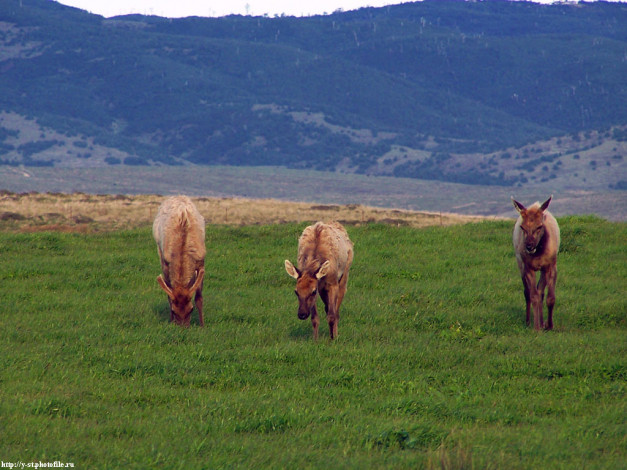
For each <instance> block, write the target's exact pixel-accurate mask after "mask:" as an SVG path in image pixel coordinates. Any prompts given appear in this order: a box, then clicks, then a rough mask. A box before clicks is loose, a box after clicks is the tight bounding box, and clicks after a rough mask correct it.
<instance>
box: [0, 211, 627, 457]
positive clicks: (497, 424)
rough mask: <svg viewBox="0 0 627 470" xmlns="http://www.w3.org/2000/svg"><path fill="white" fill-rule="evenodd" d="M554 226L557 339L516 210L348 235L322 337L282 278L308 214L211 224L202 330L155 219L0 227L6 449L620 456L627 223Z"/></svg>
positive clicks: (109, 453) (34, 452) (8, 452)
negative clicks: (535, 308) (138, 224)
mask: <svg viewBox="0 0 627 470" xmlns="http://www.w3.org/2000/svg"><path fill="white" fill-rule="evenodd" d="M559 221H560V224H561V227H562V237H563V245H562V248H563V249H562V253H561V255H560V258H559V261H558V270H559V274H558V285H557V304H556V311H555V322H556V331H554V332H550V333H541V334H537V333H535V332H533V331H532V330H531V329H529V328H526V327H525V326H524V301H523V296H522V284H521V282H520V279H519V277H518V273H517V268H516V266H515V261H514V257H513V254H512V248H511V241H510V236H511V229H512V223H510V222H485V223H480V224H472V225H465V226H454V227H444V228H443V227H434V228H429V229H421V230H416V229H410V228H402V227H401V228H395V227H389V226H384V225H370V226H364V227H349V228H348V229H349V233H350V236H351V238H352V239H353V241H354V243H355V253H356V255H355V263H354V265H353V270H352V273H351V279H350V281H349V290H348V293H347V296H346V299H345V302H344V305H343V307H342V309H343V310H342V312H341V314H342V315H341V321H340V327H339V335H340V337H339V340H338V341H336V342H334V343H330V341H329V340H328V339H327V338H326V335H327V333H328V329H327V328H326V324H325V325H321V330H320V331H321V337H322V339H321V340H320V341H319V342H318V343H314V342H313V341H312V340H311V326H310V324H309V323H308V322H300V321H299V320H298V319H297V318H296V300H295V298H294V295H293V293H292V290H293V281H292V280H291V279H290V278H289V277H288V276H287V274H286V273H285V272H284V270H283V260H284V259H285V258H286V257H289V258H290V259H292V260H294V259H295V257H296V239H297V237H298V235H299V234H300V232H301V231H302V228H303V227H304V225H275V226H259V227H242V228H233V227H226V226H209V227H208V231H207V247H208V258H207V273H208V279H207V281H206V283H205V306H206V308H205V310H206V316H205V321H206V327H205V328H204V329H201V328H198V327H192V328H190V329H187V330H185V329H181V328H178V327H175V326H174V325H170V324H168V323H167V319H168V310H167V302H166V299H165V295H162V292H161V291H160V290H159V287H158V286H157V284H156V282H155V278H156V276H157V274H158V272H159V266H158V261H157V254H156V249H155V247H154V246H153V245H154V244H153V242H152V240H151V236H150V233H149V231H148V230H146V229H141V230H134V231H123V232H114V233H106V234H99V235H78V234H62V233H37V234H6V233H3V234H0V257H1V259H2V263H0V282H1V285H2V291H1V292H2V294H1V295H2V306H3V307H2V314H0V328H1V329H2V331H3V335H1V337H0V389H1V390H2V400H1V401H0V456H1V458H2V460H3V461H5V462H6V461H17V460H22V461H36V460H42V461H46V460H47V461H54V460H60V461H63V462H74V463H75V464H76V465H77V466H78V467H84V468H117V467H122V466H123V467H126V468H150V467H155V466H160V467H162V468H233V467H246V468H257V467H264V468H280V467H289V468H295V467H299V468H301V467H315V468H317V467H324V466H332V467H339V468H346V467H353V468H380V467H382V466H387V467H394V468H420V467H438V468H440V465H449V467H448V468H461V467H464V466H466V467H470V466H475V467H477V468H540V467H542V468H575V467H578V468H581V467H587V468H621V466H624V461H625V460H626V457H627V449H626V440H625V416H626V415H627V409H626V408H627V406H626V402H625V391H626V384H625V357H626V355H625V352H626V351H625V346H626V344H625V327H626V321H625V320H626V314H625V312H626V310H627V305H626V300H625V296H624V287H625V280H626V278H627V262H626V261H627V259H626V255H625V250H624V248H625V240H626V235H627V226H626V225H625V224H616V223H609V222H605V221H602V220H600V219H596V218H592V217H567V218H562V219H559ZM195 318H196V317H195V316H194V319H195ZM323 319H324V316H323ZM322 333H324V334H325V336H322Z"/></svg>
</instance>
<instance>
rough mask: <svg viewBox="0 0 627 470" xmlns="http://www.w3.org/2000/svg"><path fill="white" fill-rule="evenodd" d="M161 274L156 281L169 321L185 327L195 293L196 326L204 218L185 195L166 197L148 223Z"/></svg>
mask: <svg viewBox="0 0 627 470" xmlns="http://www.w3.org/2000/svg"><path fill="white" fill-rule="evenodd" d="M152 234H153V236H154V239H155V241H156V242H157V249H158V251H159V259H160V260H161V271H162V274H161V275H159V277H157V283H158V284H159V286H161V288H162V289H163V290H164V291H165V293H166V294H167V295H168V301H169V303H170V321H174V322H175V323H177V324H179V325H182V326H189V324H190V318H191V314H192V310H193V309H194V305H193V304H192V296H195V299H194V300H195V302H196V307H197V308H198V319H199V322H200V326H204V321H203V317H202V284H203V278H204V275H205V253H206V250H205V219H204V218H203V216H202V215H200V212H198V209H196V206H194V203H193V202H192V201H191V199H189V198H188V197H187V196H173V197H169V198H167V199H166V200H165V201H163V203H162V204H161V206H160V207H159V211H158V212H157V216H156V218H155V221H154V223H153V225H152Z"/></svg>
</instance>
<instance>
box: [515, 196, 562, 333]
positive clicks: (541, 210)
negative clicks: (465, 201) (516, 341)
mask: <svg viewBox="0 0 627 470" xmlns="http://www.w3.org/2000/svg"><path fill="white" fill-rule="evenodd" d="M552 197H553V196H551V197H550V198H548V199H547V200H546V201H545V202H544V203H543V204H542V205H540V203H539V202H536V203H535V204H533V205H532V206H531V207H529V208H528V209H527V208H526V207H525V206H523V205H522V204H521V203H520V202H518V201H516V200H514V198H512V202H513V204H514V207H515V208H516V210H517V211H518V213H519V214H520V217H518V220H517V221H516V225H515V226H514V235H513V242H514V251H515V253H516V261H517V262H518V268H519V269H520V275H521V277H522V282H523V287H524V293H525V301H526V320H527V325H529V320H530V318H529V317H530V310H531V307H533V327H534V328H535V329H536V330H539V329H541V328H543V327H544V328H545V329H547V330H550V329H552V328H553V307H554V305H555V283H556V281H557V252H558V251H559V247H560V229H559V225H557V221H556V220H555V218H554V217H553V215H551V213H550V212H549V211H548V210H546V209H547V207H549V203H550V202H551V198H552ZM537 271H540V280H539V281H538V284H537V285H536V272H537ZM546 287H548V291H547V297H546V306H547V309H548V320H547V322H546V323H544V321H543V318H542V304H543V302H544V290H545V288H546Z"/></svg>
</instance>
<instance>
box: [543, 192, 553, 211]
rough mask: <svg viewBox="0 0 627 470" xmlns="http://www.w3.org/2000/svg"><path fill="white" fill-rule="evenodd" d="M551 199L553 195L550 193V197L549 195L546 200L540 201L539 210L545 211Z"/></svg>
mask: <svg viewBox="0 0 627 470" xmlns="http://www.w3.org/2000/svg"><path fill="white" fill-rule="evenodd" d="M551 199H553V195H552V194H551V197H549V198H548V199H547V200H546V201H544V202H543V203H542V205H541V206H540V210H541V211H545V210H546V208H547V207H549V204H550V203H551Z"/></svg>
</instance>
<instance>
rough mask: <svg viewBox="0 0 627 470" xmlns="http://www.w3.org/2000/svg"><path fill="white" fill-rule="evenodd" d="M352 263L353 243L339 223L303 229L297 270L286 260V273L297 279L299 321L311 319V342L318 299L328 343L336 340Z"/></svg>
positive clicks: (318, 224) (315, 334)
mask: <svg viewBox="0 0 627 470" xmlns="http://www.w3.org/2000/svg"><path fill="white" fill-rule="evenodd" d="M352 262H353V243H352V242H351V241H350V239H349V238H348V233H346V230H345V229H344V227H342V225H341V224H340V223H338V222H330V223H323V222H318V223H317V224H315V225H310V226H309V227H307V228H305V230H303V233H302V235H301V236H300V238H299V239H298V268H295V267H294V265H293V264H292V263H291V262H290V261H289V260H285V270H286V271H287V273H288V274H289V275H290V276H292V277H293V278H294V279H296V290H295V293H296V296H297V297H298V318H300V319H301V320H305V319H307V318H308V317H310V316H311V324H312V326H313V336H314V339H317V338H318V324H319V319H318V310H317V309H316V299H317V297H318V295H320V298H321V299H322V301H323V302H324V307H325V310H326V313H327V322H328V323H329V333H330V335H331V339H334V338H337V327H338V322H339V320H340V305H341V304H342V300H343V299H344V294H345V293H346V284H347V282H348V271H349V270H350V267H351V263H352Z"/></svg>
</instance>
